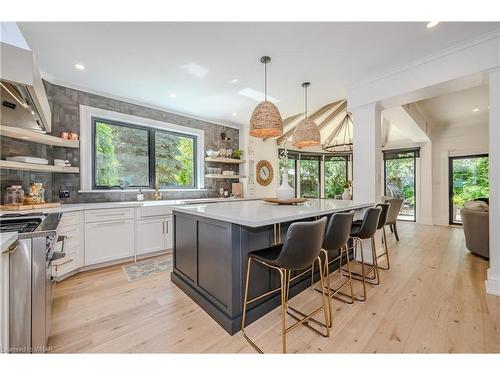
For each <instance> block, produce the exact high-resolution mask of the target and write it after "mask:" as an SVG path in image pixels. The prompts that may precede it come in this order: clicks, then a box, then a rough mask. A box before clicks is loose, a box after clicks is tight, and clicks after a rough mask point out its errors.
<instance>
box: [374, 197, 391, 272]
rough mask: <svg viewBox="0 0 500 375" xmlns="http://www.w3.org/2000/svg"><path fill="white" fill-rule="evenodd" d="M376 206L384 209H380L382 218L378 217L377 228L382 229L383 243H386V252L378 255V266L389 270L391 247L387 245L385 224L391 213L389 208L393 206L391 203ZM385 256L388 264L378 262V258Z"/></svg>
mask: <svg viewBox="0 0 500 375" xmlns="http://www.w3.org/2000/svg"><path fill="white" fill-rule="evenodd" d="M376 207H380V208H381V209H382V211H380V218H379V219H378V225H377V230H381V231H382V244H383V245H384V252H383V253H382V254H379V255H377V267H378V268H379V269H382V270H385V271H387V270H388V269H390V268H391V263H390V261H389V248H388V247H387V236H386V234H385V224H386V222H387V214H388V213H389V209H390V207H391V204H390V203H379V204H377V205H376ZM383 256H385V261H386V262H387V266H386V267H383V266H380V265H379V264H378V260H379V259H380V258H382V257H383Z"/></svg>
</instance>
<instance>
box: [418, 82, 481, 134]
mask: <svg viewBox="0 0 500 375" xmlns="http://www.w3.org/2000/svg"><path fill="white" fill-rule="evenodd" d="M418 105H419V107H420V109H421V110H422V112H423V114H424V115H425V117H426V118H427V120H429V121H430V123H431V125H433V126H466V125H476V124H484V123H488V116H489V109H488V106H489V94H488V86H486V85H483V86H477V87H472V88H469V89H467V90H461V91H456V92H452V93H450V94H447V95H442V96H437V97H434V98H429V99H426V100H422V101H420V102H418ZM474 108H477V109H478V110H479V111H477V112H474V111H473V109H474Z"/></svg>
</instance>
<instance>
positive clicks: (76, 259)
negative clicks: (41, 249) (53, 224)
mask: <svg viewBox="0 0 500 375" xmlns="http://www.w3.org/2000/svg"><path fill="white" fill-rule="evenodd" d="M82 232H83V213H82V212H67V213H64V214H63V215H62V217H61V220H60V222H59V226H58V227H57V235H58V236H66V240H65V243H64V252H65V253H66V255H65V257H64V258H61V259H58V260H55V261H53V262H52V275H53V276H54V277H55V278H56V280H58V281H59V280H61V279H62V278H63V277H64V276H66V275H68V274H69V273H70V272H72V271H75V270H77V269H78V268H80V267H82V266H83V233H82ZM56 250H57V251H60V250H61V249H56Z"/></svg>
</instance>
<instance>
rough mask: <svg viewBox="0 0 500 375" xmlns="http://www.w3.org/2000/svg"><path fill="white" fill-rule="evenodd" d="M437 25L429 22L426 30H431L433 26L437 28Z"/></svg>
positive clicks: (436, 22)
mask: <svg viewBox="0 0 500 375" xmlns="http://www.w3.org/2000/svg"><path fill="white" fill-rule="evenodd" d="M438 23H439V21H431V22H429V23H428V24H427V26H426V27H427V28H428V29H432V28H433V27H434V26H437V24H438Z"/></svg>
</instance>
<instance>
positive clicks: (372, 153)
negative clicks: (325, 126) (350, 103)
mask: <svg viewBox="0 0 500 375" xmlns="http://www.w3.org/2000/svg"><path fill="white" fill-rule="evenodd" d="M351 112H352V122H353V140H352V142H353V177H352V186H353V199H354V202H359V203H367V202H370V203H378V202H380V200H381V196H382V190H381V189H382V150H381V143H380V142H381V132H382V110H381V107H380V106H379V105H378V104H377V103H373V104H367V105H363V106H361V107H357V108H353V109H351ZM362 218H363V217H356V218H355V219H362ZM375 239H376V241H375V243H376V244H380V243H381V239H380V238H379V236H378V235H376V236H375ZM380 251H381V249H378V252H380ZM363 255H364V258H365V262H366V263H369V264H371V263H372V261H371V259H372V254H371V242H370V240H364V241H363ZM360 259H361V258H360V252H358V254H357V260H358V261H359V260H360Z"/></svg>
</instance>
